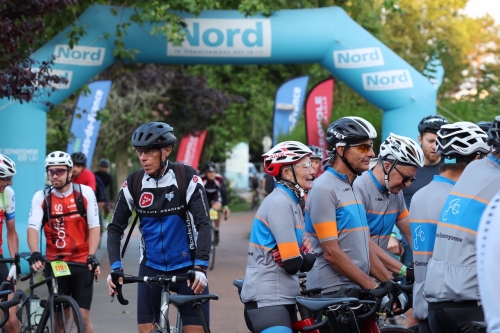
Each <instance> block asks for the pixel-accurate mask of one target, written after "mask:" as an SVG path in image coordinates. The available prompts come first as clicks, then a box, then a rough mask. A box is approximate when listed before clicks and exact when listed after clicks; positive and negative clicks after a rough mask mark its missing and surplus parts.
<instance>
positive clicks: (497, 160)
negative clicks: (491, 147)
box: [488, 154, 500, 165]
mask: <svg viewBox="0 0 500 333" xmlns="http://www.w3.org/2000/svg"><path fill="white" fill-rule="evenodd" d="M488 159H490V160H491V161H492V162H493V163H495V164H496V165H500V159H499V158H498V157H496V156H494V155H493V154H490V155H489V156H488Z"/></svg>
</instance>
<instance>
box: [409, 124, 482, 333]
mask: <svg viewBox="0 0 500 333" xmlns="http://www.w3.org/2000/svg"><path fill="white" fill-rule="evenodd" d="M436 151H437V153H438V154H439V155H441V157H442V158H443V161H444V163H443V164H442V165H441V167H440V174H439V175H436V176H434V179H433V180H432V181H431V182H430V183H429V184H428V185H426V186H424V187H422V188H421V189H420V190H418V191H417V193H415V195H414V196H413V198H412V200H411V206H412V210H411V212H410V227H411V233H412V238H411V239H412V246H413V258H414V260H415V261H414V269H415V271H414V272H415V283H414V287H413V316H414V318H415V319H417V320H418V321H419V323H418V327H419V331H420V332H421V333H428V332H430V328H429V326H428V325H429V324H428V321H427V301H426V300H425V298H424V285H425V275H426V272H427V264H428V262H429V259H430V258H431V256H432V251H433V250H434V240H435V239H436V228H437V223H438V221H439V215H440V214H441V210H442V208H443V205H444V203H445V200H446V198H447V197H448V194H449V193H450V190H451V188H452V187H453V185H455V183H456V182H457V180H458V178H459V177H460V175H461V174H462V172H463V171H464V169H465V167H466V166H467V165H468V164H469V163H470V162H472V161H474V160H477V159H481V158H483V157H484V156H486V154H487V153H488V151H489V147H488V146H487V144H486V134H485V133H484V132H482V131H481V129H480V128H479V127H478V126H476V125H474V124H473V123H469V122H458V123H454V124H448V125H443V126H442V127H441V129H440V130H439V131H438V133H437V148H436Z"/></svg>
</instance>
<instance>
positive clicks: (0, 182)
mask: <svg viewBox="0 0 500 333" xmlns="http://www.w3.org/2000/svg"><path fill="white" fill-rule="evenodd" d="M15 174H16V164H15V163H14V161H13V160H11V159H10V158H9V157H7V156H5V155H2V154H0V258H3V252H2V239H3V238H2V230H3V227H2V224H3V223H4V220H5V226H6V229H7V244H8V247H9V253H10V257H11V258H14V255H15V254H16V252H18V249H19V238H18V236H17V231H16V205H15V199H14V190H13V189H12V188H11V187H10V186H12V178H13V177H14V175H15ZM15 277H16V265H11V266H10V270H9V269H8V268H7V264H5V263H1V264H0V281H8V280H12V278H15ZM12 288H14V285H12ZM12 290H14V289H12ZM12 297H13V294H12V295H9V299H11V298H12ZM9 313H10V315H9V321H8V322H7V323H6V324H5V326H4V331H5V332H6V333H10V332H19V321H18V320H17V317H16V307H12V308H10V312H9Z"/></svg>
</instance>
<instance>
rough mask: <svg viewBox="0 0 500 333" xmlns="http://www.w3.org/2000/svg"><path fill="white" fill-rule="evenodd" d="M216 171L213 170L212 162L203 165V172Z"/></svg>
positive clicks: (213, 164) (213, 163)
mask: <svg viewBox="0 0 500 333" xmlns="http://www.w3.org/2000/svg"><path fill="white" fill-rule="evenodd" d="M216 171H217V169H216V168H215V162H213V161H208V162H207V163H205V167H204V168H203V172H216Z"/></svg>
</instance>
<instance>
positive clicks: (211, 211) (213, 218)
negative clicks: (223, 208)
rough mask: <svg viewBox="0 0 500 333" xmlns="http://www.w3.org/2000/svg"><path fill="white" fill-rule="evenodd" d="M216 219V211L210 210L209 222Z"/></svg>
mask: <svg viewBox="0 0 500 333" xmlns="http://www.w3.org/2000/svg"><path fill="white" fill-rule="evenodd" d="M217 217H218V213H217V211H216V210H214V209H210V219H211V220H217Z"/></svg>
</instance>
